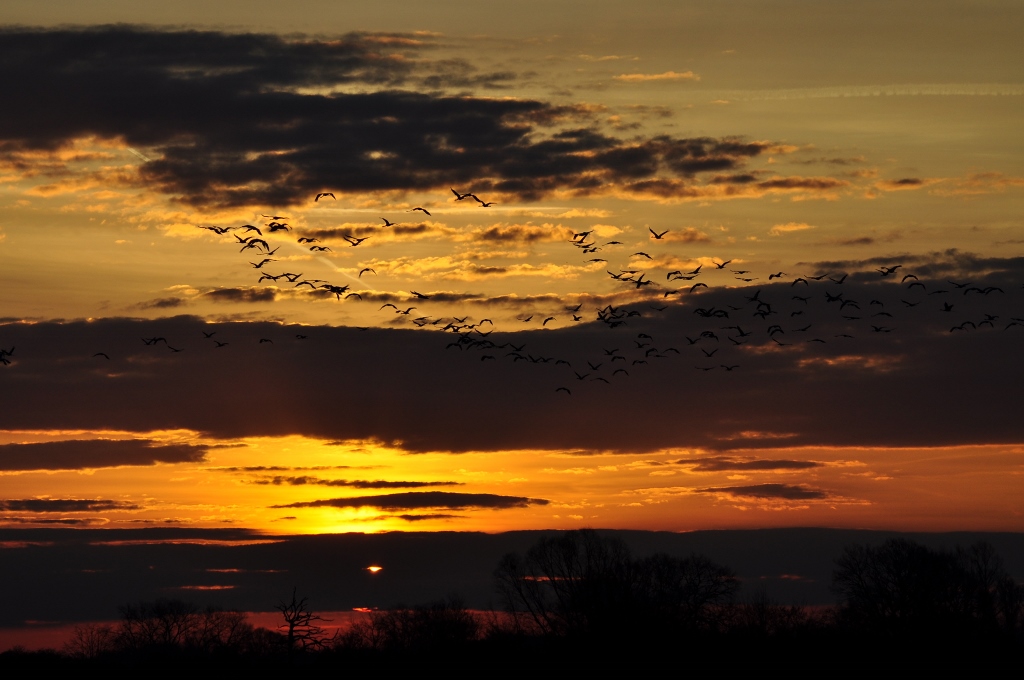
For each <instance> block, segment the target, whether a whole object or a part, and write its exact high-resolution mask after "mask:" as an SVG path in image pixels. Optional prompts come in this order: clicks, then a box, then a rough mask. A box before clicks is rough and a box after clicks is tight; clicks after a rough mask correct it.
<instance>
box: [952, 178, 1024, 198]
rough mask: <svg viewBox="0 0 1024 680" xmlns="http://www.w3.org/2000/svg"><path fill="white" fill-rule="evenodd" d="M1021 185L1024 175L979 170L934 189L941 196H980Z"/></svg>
mask: <svg viewBox="0 0 1024 680" xmlns="http://www.w3.org/2000/svg"><path fill="white" fill-rule="evenodd" d="M1021 187H1024V177H1009V176H1007V175H1004V174H1003V173H1000V172H979V173H975V174H973V175H968V176H967V177H963V178H958V179H955V180H953V181H952V182H951V183H950V184H948V185H945V186H942V187H939V188H937V189H934V190H933V193H935V194H937V195H939V196H980V195H984V194H995V193H1000V192H1003V191H1006V190H1007V189H1018V188H1021Z"/></svg>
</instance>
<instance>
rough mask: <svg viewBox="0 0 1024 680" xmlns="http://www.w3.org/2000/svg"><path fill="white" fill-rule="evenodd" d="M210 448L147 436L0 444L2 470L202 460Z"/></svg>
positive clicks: (87, 467)
mask: <svg viewBox="0 0 1024 680" xmlns="http://www.w3.org/2000/svg"><path fill="white" fill-rule="evenodd" d="M206 450H207V447H203V446H196V445H192V444H159V443H157V442H153V441H150V440H146V439H69V440H64V441H54V442H33V443H29V444H0V470H3V471H16V470H17V471H23V470H85V469H91V468H104V467H119V466H122V465H156V464H157V463H198V462H201V461H202V460H204V458H205V456H206Z"/></svg>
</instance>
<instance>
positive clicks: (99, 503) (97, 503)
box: [0, 498, 139, 512]
mask: <svg viewBox="0 0 1024 680" xmlns="http://www.w3.org/2000/svg"><path fill="white" fill-rule="evenodd" d="M138 509H139V506H138V505H135V504H134V503H124V502H121V501H112V500H102V499H88V500H85V499H58V498H27V499H21V500H0V510H5V511H7V512H97V511H103V510H138Z"/></svg>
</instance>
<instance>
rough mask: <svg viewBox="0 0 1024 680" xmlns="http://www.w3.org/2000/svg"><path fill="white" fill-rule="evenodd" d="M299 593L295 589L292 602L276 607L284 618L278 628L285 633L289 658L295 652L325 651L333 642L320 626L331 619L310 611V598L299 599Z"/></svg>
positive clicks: (281, 603)
mask: <svg viewBox="0 0 1024 680" xmlns="http://www.w3.org/2000/svg"><path fill="white" fill-rule="evenodd" d="M297 592H298V589H297V588H293V589H292V599H291V601H290V602H280V603H278V604H277V606H276V607H274V608H275V609H277V611H279V612H281V616H282V617H283V618H284V623H283V624H281V625H280V626H279V627H278V628H279V630H282V631H285V635H286V639H287V645H288V654H289V656H290V655H292V654H293V653H294V652H295V651H305V650H309V649H323V648H324V647H326V646H327V644H328V642H330V640H331V638H330V637H329V636H328V635H327V633H326V631H325V630H324V629H323V628H322V627H321V626H320V625H319V623H320V622H325V623H326V622H329V621H330V619H325V618H323V617H322V616H320V615H318V614H315V613H313V612H312V611H311V610H310V609H309V605H308V603H307V600H308V598H305V597H303V598H301V599H299V598H298V596H297Z"/></svg>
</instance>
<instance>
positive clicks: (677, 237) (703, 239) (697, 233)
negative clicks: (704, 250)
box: [662, 227, 711, 243]
mask: <svg viewBox="0 0 1024 680" xmlns="http://www.w3.org/2000/svg"><path fill="white" fill-rule="evenodd" d="M662 238H663V239H664V240H665V241H669V242H671V243H710V242H711V237H710V236H708V235H707V234H705V233H704V232H703V231H701V230H700V229H696V228H695V227H686V228H684V229H673V230H672V231H670V232H668V233H667V234H665V236H663V237H662Z"/></svg>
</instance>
